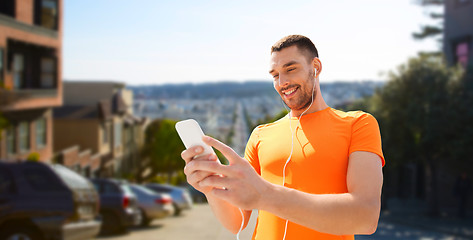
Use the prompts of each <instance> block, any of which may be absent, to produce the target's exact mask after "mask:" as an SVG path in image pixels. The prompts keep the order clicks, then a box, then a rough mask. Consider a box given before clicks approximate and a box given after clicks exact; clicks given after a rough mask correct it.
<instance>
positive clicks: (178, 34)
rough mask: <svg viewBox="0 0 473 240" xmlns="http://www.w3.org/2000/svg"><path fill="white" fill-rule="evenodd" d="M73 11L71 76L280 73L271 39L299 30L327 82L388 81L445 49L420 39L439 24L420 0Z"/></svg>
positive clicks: (133, 5)
mask: <svg viewBox="0 0 473 240" xmlns="http://www.w3.org/2000/svg"><path fill="white" fill-rule="evenodd" d="M138 4H140V5H138ZM91 6H93V7H91ZM64 11H65V14H64V24H65V31H64V54H63V55H64V79H66V80H112V81H119V82H124V83H126V84H127V85H144V84H167V83H201V82H215V81H221V80H226V81H251V80H270V76H269V74H268V73H267V72H268V71H267V70H268V62H269V57H270V55H269V49H270V46H271V45H272V44H273V43H274V42H276V41H277V40H278V39H280V38H281V37H283V36H285V35H289V34H302V35H305V36H308V37H309V38H311V39H312V40H313V41H314V43H315V45H316V46H317V48H318V50H319V54H320V58H321V60H322V63H323V70H322V73H321V76H320V79H321V82H332V81H360V80H381V81H383V80H386V77H387V76H386V74H385V73H386V72H388V71H392V70H395V69H396V67H397V66H398V65H400V64H401V63H404V62H405V61H406V60H407V59H408V58H409V57H413V56H415V55H416V54H417V52H419V51H432V50H437V49H439V46H438V43H436V42H435V41H433V40H427V41H416V40H414V39H413V38H412V37H411V35H412V33H413V32H415V31H418V30H419V29H420V26H421V25H424V24H426V23H431V21H430V20H429V18H428V17H427V16H426V14H425V10H424V9H423V8H422V7H420V6H419V5H416V4H414V2H413V1H398V0H397V1H396V0H386V1H382V2H380V1H375V0H362V1H348V0H344V1H337V2H333V1H332V2H327V1H324V2H323V1H293V2H290V3H288V2H282V1H258V2H250V1H239V2H238V3H237V2H217V1H199V2H198V3H196V2H192V1H180V2H179V3H177V2H161V1H139V2H130V1H99V2H96V1H94V2H91V1H90V0H86V1H66V2H65V6H64Z"/></svg>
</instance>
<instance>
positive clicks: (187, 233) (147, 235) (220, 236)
mask: <svg viewBox="0 0 473 240" xmlns="http://www.w3.org/2000/svg"><path fill="white" fill-rule="evenodd" d="M255 215H256V214H252V217H251V219H250V223H249V224H248V227H247V228H246V229H245V230H244V231H242V233H241V234H240V239H241V240H244V239H245V240H246V239H251V236H252V234H253V229H254V227H255V223H256V217H255ZM97 239H107V240H181V239H183V240H184V239H192V240H229V239H236V236H235V235H233V234H231V233H230V232H229V231H228V230H226V229H225V228H224V227H223V226H222V225H220V223H219V222H218V221H217V219H216V218H215V217H214V215H213V214H212V211H211V210H210V207H209V205H207V204H195V205H194V206H193V208H192V209H191V210H187V211H183V213H182V215H181V216H178V217H174V216H171V217H167V218H164V219H157V220H155V221H153V222H152V223H151V225H150V226H149V227H144V228H132V229H131V230H130V231H129V233H128V234H124V235H117V236H110V237H97Z"/></svg>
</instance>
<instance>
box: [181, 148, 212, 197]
mask: <svg viewBox="0 0 473 240" xmlns="http://www.w3.org/2000/svg"><path fill="white" fill-rule="evenodd" d="M203 150H204V149H203V148H202V147H201V146H195V147H191V148H189V149H187V150H184V151H183V152H182V153H181V157H182V159H184V161H185V162H186V167H185V168H184V174H186V176H187V182H188V183H189V184H190V185H192V186H193V187H194V188H195V189H197V190H198V191H200V192H202V193H203V194H205V195H207V194H209V193H210V191H211V190H212V187H202V186H200V184H199V183H200V182H201V181H202V180H203V179H205V178H207V177H208V176H211V175H215V173H214V172H209V171H202V170H199V169H195V168H194V169H192V168H189V167H188V165H189V163H190V162H193V161H206V162H213V163H216V164H217V163H218V164H220V162H219V161H218V158H217V156H216V155H215V154H209V155H205V156H200V157H198V158H194V157H195V156H197V155H199V154H201V153H202V151H203Z"/></svg>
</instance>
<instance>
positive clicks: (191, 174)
mask: <svg viewBox="0 0 473 240" xmlns="http://www.w3.org/2000/svg"><path fill="white" fill-rule="evenodd" d="M203 140H204V142H205V143H207V144H208V145H210V146H212V147H214V148H216V149H217V150H219V151H220V152H221V153H222V154H223V155H224V156H225V157H226V158H227V159H228V161H229V165H222V164H220V162H219V161H218V160H217V157H216V156H215V155H211V156H207V157H204V158H199V159H195V160H192V161H191V159H192V156H195V155H196V154H198V153H195V154H191V153H190V152H188V151H190V150H191V149H189V150H187V151H184V152H183V154H182V157H183V158H184V160H186V159H187V160H186V162H187V165H186V168H185V171H184V172H185V173H186V175H187V179H188V181H189V183H190V184H191V185H193V186H194V184H195V186H194V187H195V188H196V189H198V190H199V191H200V189H202V190H203V191H204V193H205V194H206V195H207V194H208V193H210V194H211V195H212V196H215V197H217V198H221V199H223V200H225V201H227V202H229V203H231V204H233V205H235V206H237V207H239V208H241V209H246V210H251V209H256V208H258V207H259V205H260V204H261V203H262V201H261V198H262V196H263V194H264V192H265V191H266V190H267V189H268V188H269V187H270V183H268V182H266V181H265V180H263V179H262V178H261V177H260V176H259V175H258V174H257V173H256V172H255V170H254V169H253V167H252V166H251V165H250V164H249V163H248V161H246V160H245V159H244V158H241V157H240V156H239V155H238V154H237V153H235V151H233V149H231V148H230V147H228V146H227V145H225V144H223V143H221V142H220V141H218V140H216V139H213V138H211V137H208V136H204V137H203ZM196 160H198V161H196ZM202 160H207V161H202Z"/></svg>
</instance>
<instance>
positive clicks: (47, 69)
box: [41, 58, 56, 88]
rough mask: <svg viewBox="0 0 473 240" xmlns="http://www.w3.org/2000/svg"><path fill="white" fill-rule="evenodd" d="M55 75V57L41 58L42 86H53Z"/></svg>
mask: <svg viewBox="0 0 473 240" xmlns="http://www.w3.org/2000/svg"><path fill="white" fill-rule="evenodd" d="M55 76H56V61H55V60H54V59H53V58H41V88H53V87H54V85H55Z"/></svg>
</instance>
